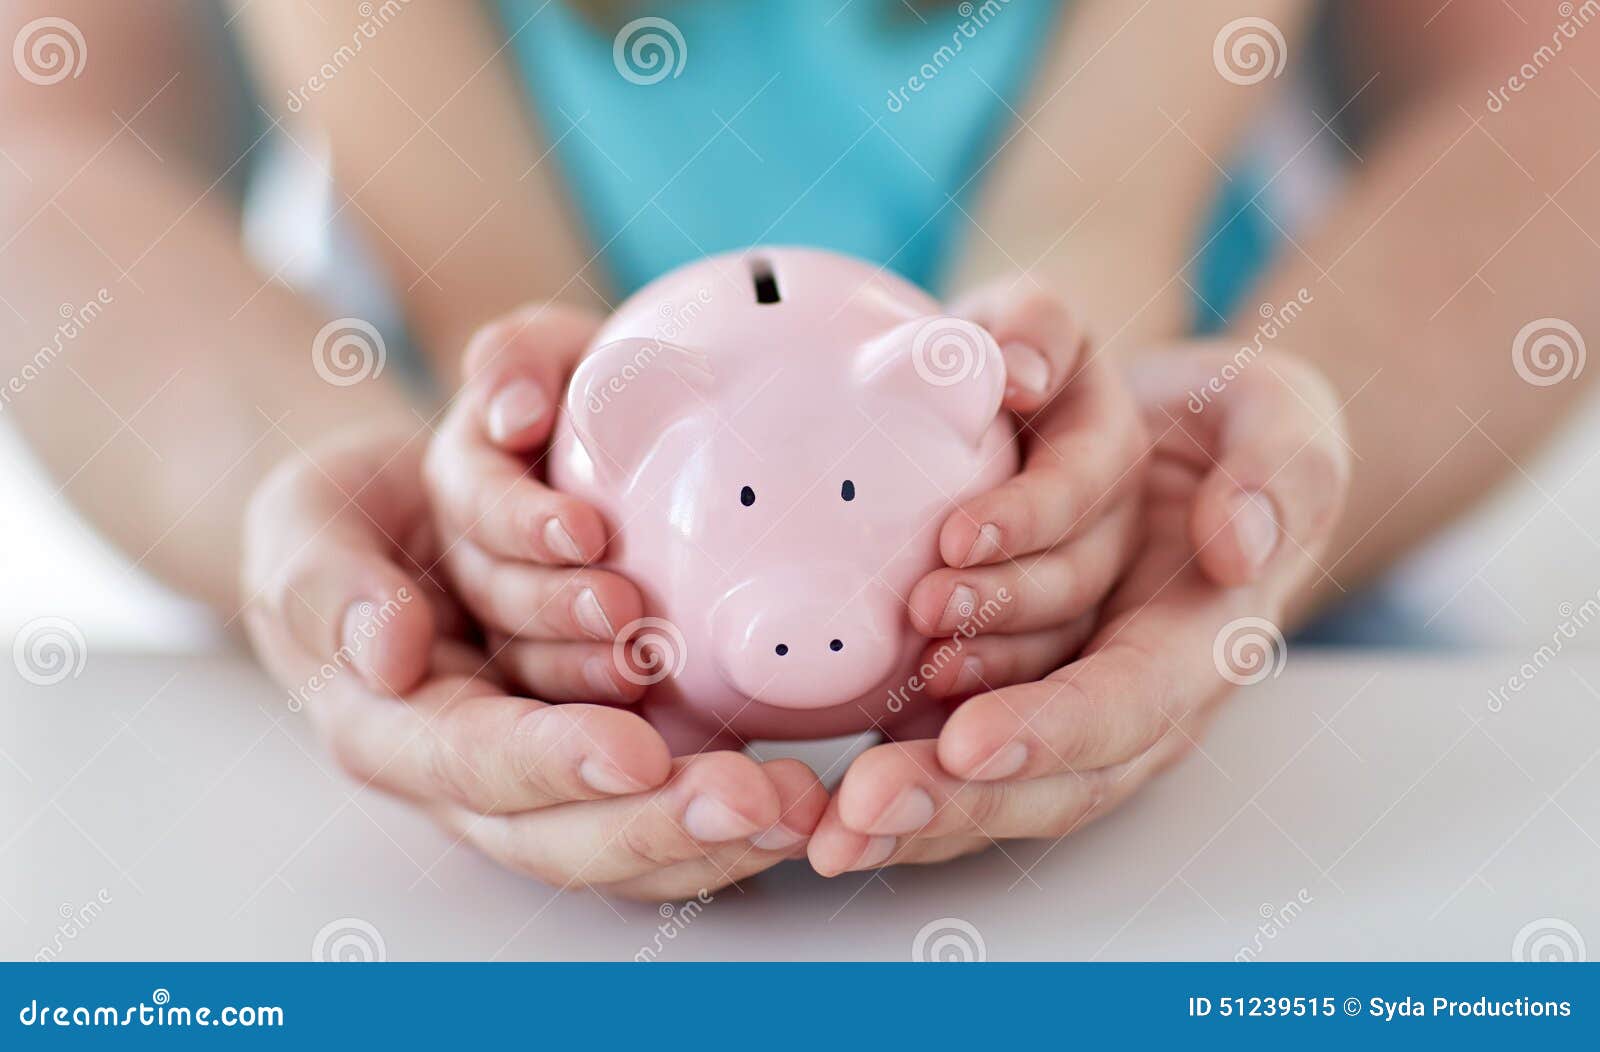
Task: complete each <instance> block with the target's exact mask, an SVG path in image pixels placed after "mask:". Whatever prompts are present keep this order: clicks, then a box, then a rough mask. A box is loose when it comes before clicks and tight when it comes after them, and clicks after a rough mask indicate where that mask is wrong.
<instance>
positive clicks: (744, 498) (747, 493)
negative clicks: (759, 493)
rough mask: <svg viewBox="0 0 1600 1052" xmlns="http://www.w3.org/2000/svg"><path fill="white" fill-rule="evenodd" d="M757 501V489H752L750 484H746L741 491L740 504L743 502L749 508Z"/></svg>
mask: <svg viewBox="0 0 1600 1052" xmlns="http://www.w3.org/2000/svg"><path fill="white" fill-rule="evenodd" d="M755 502H756V491H755V490H753V489H751V488H750V487H749V486H746V487H745V488H744V489H742V490H740V491H739V503H740V504H743V505H744V506H745V507H747V508H748V507H749V506H750V505H752V504H754V503H755Z"/></svg>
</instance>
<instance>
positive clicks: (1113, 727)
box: [809, 344, 1349, 875]
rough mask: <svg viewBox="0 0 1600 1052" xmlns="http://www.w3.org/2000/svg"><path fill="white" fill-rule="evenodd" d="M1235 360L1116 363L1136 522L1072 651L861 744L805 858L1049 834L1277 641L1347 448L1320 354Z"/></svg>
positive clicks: (919, 857) (978, 845) (1179, 748)
mask: <svg viewBox="0 0 1600 1052" xmlns="http://www.w3.org/2000/svg"><path fill="white" fill-rule="evenodd" d="M1234 365H1235V363H1234V360H1233V349H1232V348H1223V347H1220V346H1218V345H1215V344H1212V345H1190V346H1187V347H1184V348H1180V349H1178V350H1175V351H1170V352H1163V353H1160V354H1156V355H1153V356H1151V357H1149V358H1147V359H1144V360H1141V361H1139V362H1138V363H1136V364H1135V365H1134V366H1133V367H1132V368H1131V370H1130V379H1131V382H1132V384H1133V389H1134V390H1135V392H1136V394H1137V396H1138V399H1139V403H1140V406H1141V409H1142V411H1143V414H1144V417H1145V420H1146V423H1147V426H1148V428H1149V430H1150V433H1151V434H1152V435H1153V436H1154V438H1153V444H1152V447H1151V449H1152V455H1151V462H1150V465H1149V468H1148V473H1147V478H1146V481H1145V483H1144V496H1143V505H1142V512H1141V516H1142V519H1143V526H1144V531H1145V536H1144V540H1143V542H1142V544H1141V547H1140V549H1139V551H1138V554H1137V555H1136V557H1135V559H1134V562H1133V565H1132V567H1131V569H1130V570H1129V572H1128V573H1127V574H1126V576H1125V577H1124V578H1123V579H1122V580H1121V582H1120V583H1119V584H1118V585H1117V587H1116V588H1115V589H1114V591H1113V592H1112V594H1111V595H1110V597H1109V598H1108V600H1107V602H1106V603H1105V605H1104V607H1103V609H1102V610H1101V612H1100V614H1099V615H1098V617H1097V619H1096V622H1095V626H1094V629H1093V634H1092V637H1091V638H1090V639H1089V641H1088V643H1087V645H1086V646H1085V647H1084V649H1083V652H1082V654H1081V655H1080V656H1078V657H1077V658H1076V660H1072V661H1070V662H1069V663H1066V664H1064V665H1063V666H1062V667H1060V668H1058V669H1056V670H1055V671H1053V672H1051V673H1050V674H1049V675H1046V676H1045V677H1044V678H1043V679H1041V680H1039V681H1037V682H1032V683H1023V684H1018V685H1013V686H1008V687H1002V688H1000V689H997V690H993V691H988V692H985V693H980V694H978V695H976V696H974V697H972V698H970V699H969V700H967V701H966V702H965V703H963V704H962V705H961V706H960V707H959V708H957V709H956V710H955V712H954V713H953V714H952V715H951V716H950V718H949V720H948V721H947V722H946V723H945V725H944V727H943V729H942V731H941V732H940V734H939V737H938V739H937V740H936V741H913V742H904V743H895V744H888V745H881V746H878V747H876V748H874V749H871V750H868V751H867V752H866V753H864V754H862V755H861V756H860V757H858V758H857V759H856V761H855V762H854V764H852V766H851V767H850V769H849V771H848V772H847V773H846V775H845V778H844V781H843V782H842V784H841V785H840V787H839V789H838V791H837V792H836V793H835V795H834V798H833V800H832V801H831V802H830V803H829V806H828V810H827V813H826V814H825V815H824V816H823V819H822V821H821V823H820V824H819V825H818V827H817V831H816V833H815V835H814V836H813V837H812V840H811V843H810V847H809V855H810V858H811V861H812V864H813V865H814V866H815V867H816V869H817V870H818V871H819V872H821V873H824V874H827V875H832V874H837V873H841V872H845V871H848V870H859V869H868V868H873V867H876V866H880V865H885V864H893V863H899V862H934V861H939V860H942V859H947V858H951V857H954V856H957V855H962V854H967V853H970V852H973V851H977V850H981V849H983V848H985V847H988V846H990V845H991V844H993V843H995V842H998V841H1002V840H1005V839H1008V838H1028V837H1050V838H1054V837H1061V836H1064V835H1066V834H1068V833H1070V832H1072V831H1073V830H1075V829H1077V828H1078V827H1080V826H1081V825H1083V824H1084V823H1085V822H1088V821H1090V820H1092V819H1094V818H1096V817H1098V816H1100V815H1101V814H1104V813H1105V812H1106V811H1108V810H1110V809H1111V808H1112V807H1114V806H1116V805H1117V804H1118V803H1120V802H1121V801H1122V800H1124V799H1126V798H1127V797H1128V796H1129V795H1130V794H1132V793H1133V792H1135V791H1136V790H1137V789H1138V788H1139V787H1140V786H1142V785H1143V784H1144V783H1145V782H1147V781H1148V780H1149V779H1150V778H1151V777H1152V776H1153V775H1155V774H1156V773H1157V772H1159V771H1160V770H1162V769H1163V768H1165V767H1167V766H1169V765H1170V764H1172V763H1173V762H1175V761H1176V760H1177V759H1178V758H1180V757H1181V756H1183V755H1184V754H1185V753H1186V752H1187V751H1188V750H1189V749H1190V748H1191V747H1193V745H1194V743H1195V742H1196V740H1197V739H1198V738H1199V737H1200V735H1201V734H1202V733H1203V732H1204V728H1205V726H1206V724H1207V723H1208V721H1209V720H1210V719H1211V717H1212V716H1213V714H1214V712H1215V708H1216V705H1217V703H1218V702H1219V701H1220V700H1221V699H1223V698H1224V697H1226V696H1227V694H1228V693H1229V692H1230V691H1231V690H1232V689H1233V688H1234V687H1235V686H1238V685H1241V684H1246V683H1249V682H1253V681H1254V680H1256V679H1258V678H1260V677H1261V676H1262V674H1263V673H1262V666H1261V664H1260V662H1262V661H1267V662H1275V661H1278V660H1281V657H1282V655H1281V652H1280V650H1279V648H1281V646H1282V628H1283V625H1284V621H1285V619H1286V611H1287V610H1288V609H1289V607H1290V605H1291V604H1292V603H1293V602H1295V600H1296V599H1297V598H1298V597H1299V596H1300V595H1301V594H1302V593H1303V591H1304V590H1305V588H1306V587H1307V585H1308V584H1309V583H1311V582H1312V581H1313V580H1314V579H1316V578H1317V577H1319V576H1320V575H1321V574H1322V572H1323V571H1322V569H1321V567H1320V565H1319V559H1320V558H1321V557H1322V553H1323V552H1324V550H1325V548H1326V546H1327V544H1328V540H1329V537H1330V535H1331V533H1332V530H1333V527H1334V524H1335V522H1336V521H1337V519H1338V516H1339V513H1340V511H1341V510H1342V507H1343V502H1344V496H1345V491H1346V489H1347V485H1348V478H1349V461H1348V458H1347V455H1346V447H1345V445H1344V439H1343V435H1342V430H1341V423H1340V406H1339V403H1338V400H1337V398H1336V397H1335V395H1334V392H1333V390H1332V389H1331V387H1330V386H1329V384H1328V383H1327V381H1326V380H1324V379H1323V378H1322V376H1321V374H1320V373H1318V372H1317V371H1316V370H1315V369H1313V368H1312V367H1311V366H1309V365H1307V364H1305V363H1303V362H1301V361H1300V360H1298V359H1296V358H1294V357H1293V356H1291V355H1288V354H1283V353H1278V352H1274V353H1273V354H1272V355H1271V356H1270V357H1264V358H1261V359H1258V360H1256V361H1255V362H1254V363H1252V364H1250V365H1249V366H1248V367H1247V368H1245V369H1243V370H1242V371H1237V373H1235V368H1234ZM1225 377H1231V378H1230V379H1226V380H1224V379H1223V378H1225ZM1214 381H1215V382H1214Z"/></svg>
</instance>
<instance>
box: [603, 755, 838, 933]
mask: <svg viewBox="0 0 1600 1052" xmlns="http://www.w3.org/2000/svg"><path fill="white" fill-rule="evenodd" d="M762 767H763V769H764V770H765V771H766V772H767V774H768V775H769V776H770V777H771V778H772V782H773V785H774V787H775V788H776V789H777V790H778V798H779V814H780V816H781V817H780V818H779V820H778V822H777V824H775V825H774V826H772V827H771V828H769V829H768V830H767V831H766V832H765V833H762V834H757V836H756V837H755V838H754V840H753V842H752V843H750V844H748V845H745V844H742V843H738V842H735V843H733V844H728V845H724V846H721V847H717V848H713V849H712V850H711V851H709V852H708V853H707V855H706V857H705V858H704V859H700V860H697V861H693V862H682V863H679V864H678V865H675V866H669V867H667V868H666V869H661V870H657V871H655V872H652V873H647V874H644V875H643V876H640V877H635V878H633V879H632V880H627V881H623V882H621V883H620V884H613V885H609V886H607V887H606V888H605V889H604V890H605V891H606V893H607V894H617V895H621V896H623V897H625V898H633V899H645V900H649V901H655V902H660V901H663V900H667V899H676V898H682V897H685V896H689V895H694V894H697V893H698V892H700V891H702V890H704V891H707V892H710V891H715V890H716V889H718V888H720V887H724V886H726V885H728V884H732V883H736V882H737V881H740V880H743V879H745V878H746V877H749V876H752V875H754V874H756V873H760V872H762V871H763V870H766V869H769V868H770V867H772V866H774V865H776V864H777V863H779V862H782V861H783V860H784V859H788V858H794V857H796V856H797V855H800V854H804V852H805V843H806V841H807V840H808V839H809V838H810V835H811V831H812V830H813V829H814V828H815V827H816V824H817V822H818V821H819V820H820V819H821V817H822V813H823V810H824V809H825V808H826V807H827V804H828V793H827V790H826V789H824V788H823V787H822V783H821V782H819V781H818V780H817V777H816V775H815V774H813V773H812V771H811V769H810V768H809V767H807V766H806V765H805V764H803V763H801V762H800V761H798V760H789V759H785V760H774V761H771V762H769V763H766V764H763V765H762Z"/></svg>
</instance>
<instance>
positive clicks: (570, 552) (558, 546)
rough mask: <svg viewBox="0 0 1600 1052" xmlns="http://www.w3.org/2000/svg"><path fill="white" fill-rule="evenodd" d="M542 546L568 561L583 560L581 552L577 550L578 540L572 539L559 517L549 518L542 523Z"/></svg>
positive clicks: (576, 561) (579, 561)
mask: <svg viewBox="0 0 1600 1052" xmlns="http://www.w3.org/2000/svg"><path fill="white" fill-rule="evenodd" d="M544 546H545V547H546V548H549V549H550V550H551V551H552V552H554V553H555V554H556V555H557V556H559V557H560V558H562V559H565V560H567V562H569V563H581V562H583V553H582V552H580V551H579V550H578V542H577V541H574V540H573V539H572V534H570V533H568V532H567V528H566V527H565V526H563V525H561V520H560V519H551V520H550V521H549V522H547V523H545V524H544Z"/></svg>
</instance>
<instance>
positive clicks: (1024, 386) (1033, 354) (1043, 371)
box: [1001, 343, 1050, 394]
mask: <svg viewBox="0 0 1600 1052" xmlns="http://www.w3.org/2000/svg"><path fill="white" fill-rule="evenodd" d="M1001 353H1002V354H1003V355H1004V356H1005V360H1006V384H1007V386H1010V387H1013V388H1016V389H1018V390H1021V391H1027V392H1029V393H1031V394H1044V392H1045V389H1046V388H1047V387H1048V386H1049V384H1050V363H1049V362H1047V361H1045V360H1044V355H1042V354H1040V353H1039V352H1038V351H1036V350H1034V349H1033V348H1032V347H1029V346H1028V345H1027V344H1025V343H1008V344H1006V345H1005V347H1004V348H1002V349H1001Z"/></svg>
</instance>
